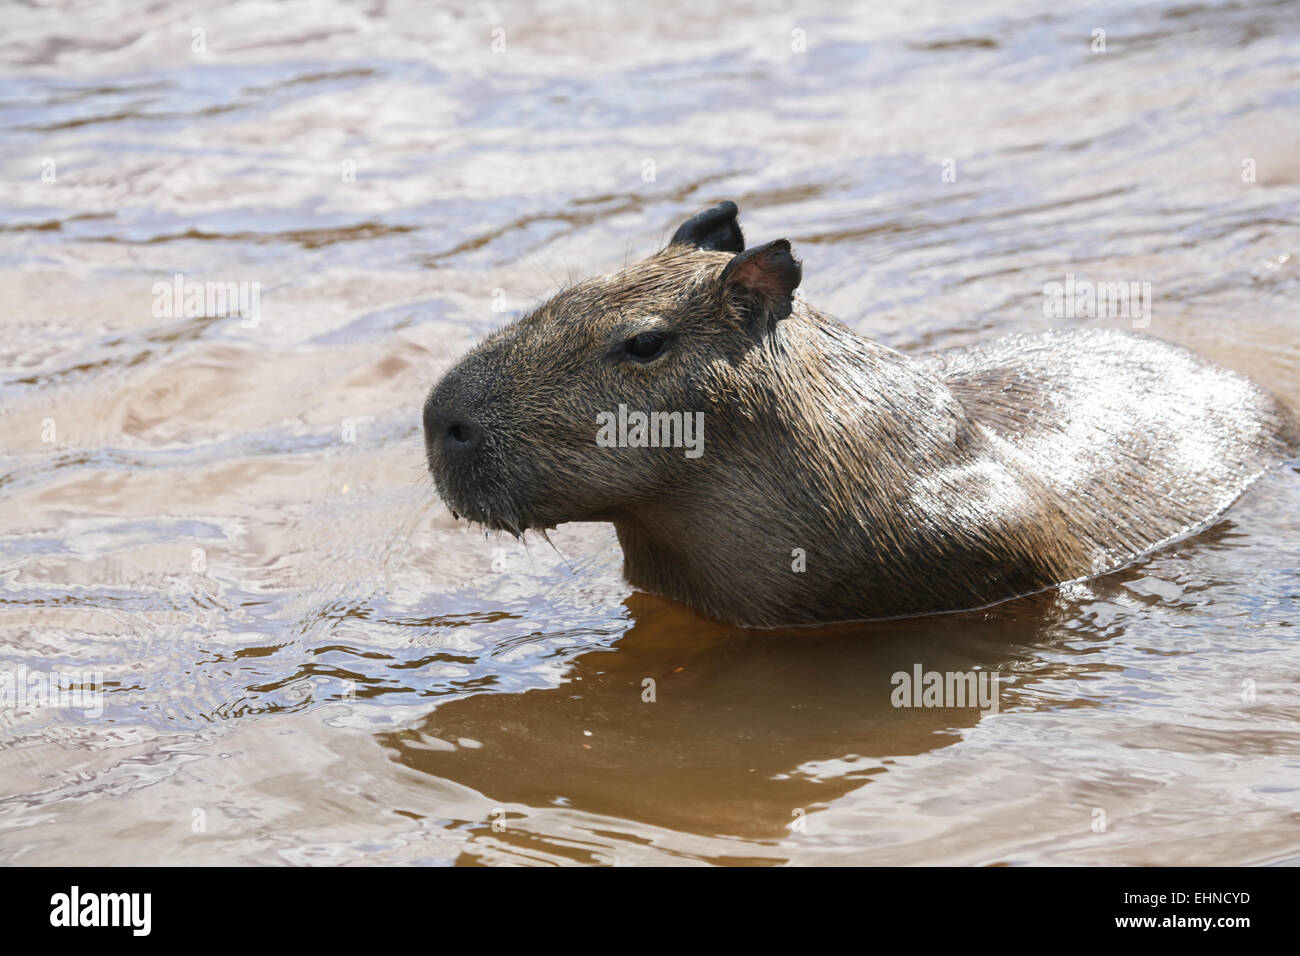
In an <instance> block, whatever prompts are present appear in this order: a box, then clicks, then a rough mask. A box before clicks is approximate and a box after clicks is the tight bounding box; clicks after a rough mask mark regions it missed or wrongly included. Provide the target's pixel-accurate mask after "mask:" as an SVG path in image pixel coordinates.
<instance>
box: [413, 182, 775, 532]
mask: <svg viewBox="0 0 1300 956" xmlns="http://www.w3.org/2000/svg"><path fill="white" fill-rule="evenodd" d="M736 212H737V210H736V205H735V203H731V202H723V203H719V204H718V205H717V206H714V207H712V208H711V209H707V210H705V211H704V212H702V213H700V214H698V215H697V216H695V217H693V218H692V219H690V220H688V221H687V222H685V223H684V224H683V225H682V226H681V227H680V228H679V229H678V230H677V232H676V233H675V234H674V236H673V238H672V241H671V242H670V243H669V244H668V246H667V247H665V248H664V249H663V250H661V251H660V252H658V253H656V254H655V255H652V256H651V257H650V258H648V259H646V260H644V261H642V262H639V263H637V264H635V265H632V266H629V267H627V268H624V269H622V270H621V271H618V272H614V273H611V274H608V275H604V276H599V277H596V278H592V279H588V280H586V281H584V282H580V283H578V284H576V285H574V286H571V287H569V288H566V289H564V290H562V291H561V292H559V293H557V294H556V295H555V296H554V297H552V298H551V299H550V300H548V301H547V302H545V303H543V304H542V305H541V306H539V307H538V308H536V309H535V310H533V311H532V312H530V313H529V314H527V315H525V316H523V317H521V318H520V319H518V320H517V321H515V322H513V323H512V324H510V325H508V326H506V327H505V328H503V329H501V330H500V331H498V332H496V333H495V334H493V335H491V336H490V337H489V338H487V339H486V340H484V341H483V342H482V343H481V344H479V345H478V346H477V347H476V348H474V349H473V350H471V351H470V352H469V353H468V354H467V355H466V356H465V357H464V358H463V359H462V360H461V361H460V362H459V363H458V364H457V365H456V366H455V367H454V368H452V369H451V370H450V371H449V372H448V373H447V374H446V375H445V376H444V377H443V378H442V380H441V381H440V382H439V383H438V384H437V385H436V386H435V387H434V388H433V389H432V391H431V392H430V393H429V397H428V399H427V401H426V402H425V406H424V439H425V451H426V455H427V459H428V465H429V471H430V473H431V474H432V475H433V478H434V481H435V483H436V485H437V488H438V493H439V495H440V496H441V497H442V499H443V500H444V501H445V502H446V503H447V505H448V506H449V507H450V508H451V509H452V511H453V513H455V514H457V515H459V516H464V517H466V518H469V519H470V520H473V521H477V522H480V523H482V524H484V525H486V526H488V527H491V528H497V529H504V530H507V531H510V532H513V533H515V534H519V533H521V532H523V531H525V530H527V529H529V528H540V529H546V528H550V527H553V526H554V525H556V524H560V523H562V522H566V521H602V520H617V518H618V517H619V516H620V515H621V514H624V513H626V512H627V511H629V510H631V509H635V508H636V507H637V505H638V503H641V502H645V501H648V500H652V499H662V498H663V497H665V496H672V495H674V494H684V493H689V491H688V489H689V486H690V483H691V481H692V480H693V478H694V477H695V476H698V475H699V473H700V468H701V464H700V462H699V461H698V453H697V454H696V456H695V457H691V456H689V454H687V453H684V451H683V448H681V447H662V444H663V443H661V442H659V441H653V442H652V443H650V442H648V443H646V445H645V447H635V446H636V445H637V442H635V441H634V442H630V443H628V444H630V445H633V446H634V447H626V446H625V447H620V448H618V449H617V450H616V451H611V450H610V449H609V448H608V447H603V446H602V443H601V441H600V432H601V428H602V422H604V423H606V424H608V423H609V422H610V420H611V419H613V418H617V417H618V416H619V415H620V414H621V413H624V414H626V413H635V412H641V413H644V414H647V415H649V414H651V413H659V414H660V415H661V416H664V415H671V414H676V415H677V416H678V417H677V419H675V420H669V419H668V418H666V417H661V418H660V419H659V420H657V422H656V426H655V427H659V426H662V431H663V435H662V436H660V435H659V434H656V435H655V436H654V437H655V438H658V437H664V438H668V437H669V435H668V432H669V431H671V430H672V429H674V428H679V427H680V426H681V423H682V419H683V416H687V415H692V416H694V415H696V414H698V413H706V414H705V418H706V419H707V420H708V421H709V425H710V426H713V425H714V424H715V423H716V422H718V421H719V420H720V419H719V417H718V416H711V415H708V414H707V413H708V412H710V410H712V409H715V408H717V407H719V406H720V405H722V404H726V403H728V402H729V401H730V400H731V399H733V398H734V397H735V395H736V393H737V390H738V389H739V388H740V383H738V381H737V376H738V374H739V372H738V369H739V368H740V367H741V366H742V365H743V364H744V361H745V357H746V355H747V354H748V353H749V352H750V351H751V350H753V349H754V348H755V347H756V346H758V345H760V344H761V343H762V341H763V339H764V336H765V335H767V334H768V333H769V331H770V330H771V328H772V327H773V326H774V325H775V323H776V322H778V321H779V320H781V319H783V318H785V317H787V316H788V315H789V314H790V310H791V303H792V294H793V292H794V290H795V288H796V287H797V286H798V284H799V279H800V267H799V264H798V262H797V261H796V260H795V259H794V257H793V255H792V253H791V250H790V244H789V243H788V242H786V241H785V240H784V239H780V240H777V241H775V242H770V243H768V244H766V245H763V246H760V247H758V248H755V249H751V250H749V251H747V252H746V251H744V240H743V237H742V235H741V232H740V227H739V225H738V224H737V222H736ZM743 418H744V416H736V415H732V416H729V417H728V420H727V421H726V422H725V424H724V425H723V426H722V427H725V428H728V429H735V428H740V427H744V425H745V422H744V420H743ZM756 418H757V416H756V415H754V414H751V415H750V416H749V424H750V426H751V427H756V428H757V427H761V424H760V423H759V422H757V421H756V420H755V419H756ZM690 425H691V422H686V427H687V428H689V427H690ZM699 437H701V438H702V435H701V436H699ZM655 446H659V447H655Z"/></svg>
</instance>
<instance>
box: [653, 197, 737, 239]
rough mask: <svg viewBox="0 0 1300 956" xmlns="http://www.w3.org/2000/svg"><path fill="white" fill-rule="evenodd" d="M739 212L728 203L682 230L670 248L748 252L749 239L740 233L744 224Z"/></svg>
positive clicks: (700, 215) (697, 217)
mask: <svg viewBox="0 0 1300 956" xmlns="http://www.w3.org/2000/svg"><path fill="white" fill-rule="evenodd" d="M739 212H740V210H739V209H738V208H737V206H736V204H735V203H734V202H732V201H731V200H730V199H724V200H723V201H722V202H720V203H718V204H717V205H715V206H710V207H709V208H708V209H705V210H704V211H703V212H697V213H696V214H695V215H694V216H692V217H691V218H690V219H687V220H686V221H685V222H684V223H682V224H681V225H680V226H678V227H677V231H676V232H675V233H673V238H672V241H671V242H670V243H669V245H674V246H675V245H684V246H694V247H695V248H697V249H717V250H720V251H722V252H741V251H742V250H744V248H745V237H744V235H743V234H742V233H741V231H740V223H738V222H736V216H737V215H738V214H739Z"/></svg>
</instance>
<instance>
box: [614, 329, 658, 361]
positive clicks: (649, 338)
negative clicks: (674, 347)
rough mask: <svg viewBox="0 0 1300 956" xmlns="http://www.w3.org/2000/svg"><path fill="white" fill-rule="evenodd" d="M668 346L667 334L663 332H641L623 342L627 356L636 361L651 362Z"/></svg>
mask: <svg viewBox="0 0 1300 956" xmlns="http://www.w3.org/2000/svg"><path fill="white" fill-rule="evenodd" d="M667 347H668V336H667V335H665V334H664V333H663V332H642V333H641V334H640V335H634V336H632V338H630V339H628V340H627V341H626V342H624V343H623V348H624V349H625V350H626V351H627V354H628V356H629V357H631V358H634V359H636V360H637V361H638V362H653V361H654V360H655V359H657V358H658V357H659V356H660V355H662V354H663V351H664V349H666V348H667Z"/></svg>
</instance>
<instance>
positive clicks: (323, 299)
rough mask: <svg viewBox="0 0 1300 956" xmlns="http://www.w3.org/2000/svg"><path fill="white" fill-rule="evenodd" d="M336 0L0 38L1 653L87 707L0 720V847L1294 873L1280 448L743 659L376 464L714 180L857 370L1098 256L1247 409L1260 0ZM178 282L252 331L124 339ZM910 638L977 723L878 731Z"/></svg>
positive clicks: (203, 322) (1260, 235)
mask: <svg viewBox="0 0 1300 956" xmlns="http://www.w3.org/2000/svg"><path fill="white" fill-rule="evenodd" d="M381 6H382V8H381V7H374V8H361V7H356V6H354V5H350V4H344V3H335V2H331V0H326V2H321V3H314V4H312V9H311V15H310V16H309V17H306V18H299V17H289V18H287V19H285V20H284V21H283V22H281V23H275V24H272V23H269V22H268V21H266V19H265V11H264V9H263V7H262V5H259V4H254V3H250V2H244V0H236V2H233V3H229V4H226V5H223V6H222V7H221V8H220V9H217V10H211V9H208V8H207V7H205V6H203V5H200V4H198V3H197V0H195V2H190V0H181V2H177V3H175V4H171V5H165V6H162V7H150V8H149V9H148V10H147V11H146V10H143V9H141V10H139V11H134V10H130V9H121V8H118V7H115V6H111V5H110V6H106V7H104V8H103V10H100V9H97V8H86V9H79V10H78V11H77V14H76V17H77V26H76V29H75V30H73V29H69V26H68V22H69V21H68V16H69V14H67V13H66V12H65V11H61V10H59V9H57V8H55V9H50V8H47V7H40V8H31V7H14V8H13V9H9V10H6V12H5V18H6V19H5V31H4V33H3V36H0V171H2V175H0V301H3V302H4V303H5V304H6V308H4V309H3V311H2V314H0V333H2V334H0V425H3V433H4V435H5V442H4V445H3V447H2V448H0V672H10V673H13V672H15V669H17V668H27V669H28V672H39V673H40V674H42V675H45V676H51V675H55V674H58V673H62V672H72V671H75V672H78V673H80V672H84V671H90V672H92V673H98V674H99V675H101V683H102V690H103V693H102V701H101V703H102V712H85V711H83V710H78V709H77V708H75V707H67V706H49V705H47V704H39V703H37V704H33V702H32V701H30V700H28V701H26V702H25V703H23V704H21V705H20V704H12V705H9V704H7V705H6V706H3V707H0V861H3V862H5V863H13V862H22V863H39V864H55V863H87V862H122V863H156V862H158V861H167V862H177V863H270V862H278V863H284V862H287V863H301V864H316V863H346V862H365V863H387V862H397V863H421V864H425V863H447V862H463V863H498V862H554V863H565V862H575V861H578V862H595V863H636V862H646V863H664V862H682V861H687V862H707V863H727V862H762V863H780V862H787V861H788V862H794V863H800V864H807V863H825V862H832V863H844V862H864V861H866V862H879V863H1045V862H1051V863H1110V864H1114V863H1215V864H1225V863H1234V862H1295V861H1296V860H1298V859H1300V837H1297V830H1296V828H1295V825H1294V824H1295V810H1296V806H1297V798H1298V795H1300V732H1298V731H1297V727H1298V726H1300V724H1298V723H1297V721H1298V720H1300V679H1298V678H1300V664H1297V655H1296V649H1297V644H1296V641H1297V624H1298V622H1300V595H1297V592H1296V587H1295V582H1296V580H1297V576H1298V575H1300V545H1298V544H1297V542H1298V541H1300V524H1298V523H1297V522H1298V521H1300V519H1298V518H1297V515H1300V483H1298V482H1297V472H1296V469H1295V467H1294V463H1293V464H1292V467H1290V468H1281V469H1278V470H1277V471H1275V472H1273V473H1270V474H1269V475H1267V476H1266V477H1265V478H1263V479H1261V480H1260V481H1259V482H1258V483H1257V485H1256V486H1255V487H1253V488H1252V489H1251V490H1250V491H1249V492H1248V494H1247V495H1246V497H1245V498H1244V499H1243V500H1242V502H1241V503H1240V505H1239V506H1238V507H1237V508H1235V509H1234V510H1233V511H1232V512H1231V514H1230V515H1229V516H1228V518H1227V519H1226V520H1224V521H1221V522H1220V523H1218V524H1217V525H1215V526H1214V527H1213V528H1211V529H1210V530H1209V531H1207V532H1205V533H1204V534H1201V535H1199V536H1197V537H1196V538H1195V539H1192V540H1188V541H1183V542H1179V543H1178V544H1176V545H1174V546H1173V547H1171V548H1168V549H1166V550H1164V551H1162V552H1161V553H1159V554H1157V555H1154V556H1151V557H1149V558H1147V559H1145V560H1143V561H1140V562H1138V563H1137V564H1135V565H1134V566H1133V567H1131V568H1129V569H1127V570H1126V571H1123V572H1121V573H1118V574H1114V575H1110V576H1108V577H1107V578H1105V579H1103V580H1100V581H1094V582H1088V583H1087V584H1082V585H1075V586H1070V587H1067V588H1063V589H1061V590H1059V591H1056V592H1052V593H1047V594H1042V595H1035V596H1031V597H1028V598H1024V599H1021V600H1019V601H1015V602H1011V603H1009V604H1006V605H1002V606H999V607H996V608H992V609H988V610H984V611H977V612H970V613H965V614H958V615H950V616H945V617H934V618H924V619H915V620H906V621H894V622H884V623H874V624H861V625H846V626H844V627H841V628H835V629H822V630H817V631H806V632H798V633H776V632H748V633H743V632H739V631H736V630H733V629H730V628H726V627H722V626H720V625H716V624H713V623H711V622H709V621H706V620H704V619H702V618H699V617H696V616H694V615H692V614H690V613H689V612H687V611H685V610H684V609H682V608H679V607H676V606H675V605H672V604H669V603H667V602H664V601H661V600H659V599H657V598H653V597H650V596H647V595H639V594H631V593H630V592H629V589H628V588H627V586H626V585H625V584H624V583H623V582H622V580H621V577H620V574H619V562H620V554H619V552H618V548H617V544H616V542H615V541H614V539H613V535H612V533H611V531H610V529H609V528H607V527H601V526H567V527H565V528H562V529H560V530H559V532H557V533H556V534H554V535H553V536H552V538H553V540H554V543H555V548H556V549H557V550H552V549H551V548H550V547H548V546H547V545H546V543H545V542H540V541H534V540H532V539H531V538H530V539H529V540H528V542H527V543H525V544H523V545H520V544H517V543H515V542H514V541H512V540H511V539H509V538H502V537H484V536H483V535H482V534H481V533H478V532H474V531H470V530H468V529H466V528H464V527H463V526H462V525H457V524H456V523H455V522H453V521H452V520H451V518H450V516H449V515H448V514H447V512H446V510H445V509H444V508H443V507H442V506H441V505H440V504H438V503H436V502H435V501H434V500H433V496H432V490H431V488H430V483H429V481H428V478H427V475H425V474H424V470H423V461H422V454H421V441H420V434H419V417H420V416H419V410H420V405H421V402H422V400H423V397H424V394H425V391H426V390H427V388H428V387H429V385H430V384H431V383H432V382H433V381H434V380H435V379H436V378H437V377H438V375H439V374H440V372H441V371H442V370H443V369H444V368H445V367H446V365H447V363H448V362H450V361H452V360H453V359H454V358H455V357H456V356H457V355H458V354H460V353H461V352H462V351H463V350H464V349H465V348H467V347H468V346H469V345H470V343H471V342H472V341H473V340H474V339H475V338H476V337H477V336H479V335H481V334H483V333H484V332H486V331H488V330H490V329H491V328H493V327H494V326H496V325H498V324H500V323H501V322H502V321H506V320H508V319H510V318H512V317H513V316H515V315H518V314H520V313H521V312H523V311H524V310H525V309H527V308H528V307H529V305H530V304H531V303H533V302H535V301H536V300H537V299H538V298H539V297H542V296H545V295H548V294H549V293H550V292H552V291H553V290H554V289H555V288H556V286H558V285H560V284H562V283H563V282H564V281H566V280H567V279H568V278H570V277H574V278H576V277H578V276H582V275H587V274H592V273H599V272H603V271H606V270H608V269H611V268H614V267H617V266H618V265H619V264H620V263H621V262H622V261H623V260H624V259H625V258H631V257H635V256H640V255H643V254H645V253H647V252H649V251H651V250H653V249H655V248H656V247H657V246H658V245H659V244H660V243H662V242H663V241H665V240H666V239H667V236H668V234H669V232H668V230H670V229H671V228H672V227H674V226H675V225H676V224H677V223H678V222H680V221H681V219H682V218H683V216H684V215H686V214H689V213H690V212H693V211H695V210H697V209H699V208H703V207H705V206H707V205H709V204H710V203H712V202H714V201H716V200H719V199H723V198H730V199H735V200H736V201H738V202H739V204H740V206H741V208H742V216H743V220H744V223H745V229H746V233H747V235H748V236H749V238H750V239H751V241H754V242H757V241H760V240H763V241H765V240H768V239H774V238H777V237H780V236H785V237H787V238H789V239H790V240H791V241H792V243H793V244H794V246H795V248H796V250H798V252H799V254H800V255H801V256H802V257H803V260H804V277H805V278H804V285H803V291H804V294H805V295H807V297H808V298H809V300H810V301H813V302H815V303H816V304H817V305H818V306H819V307H821V308H823V309H824V310H826V311H827V312H829V313H831V314H834V315H836V316H838V317H840V318H842V319H843V320H844V321H845V322H847V323H849V324H850V325H852V326H854V327H855V328H856V329H857V330H858V331H860V332H863V333H864V334H867V335H870V336H871V337H873V338H876V339H878V340H880V341H882V342H884V343H885V344H887V345H890V346H894V347H897V348H902V349H922V348H942V347H947V346H953V345H961V344H965V343H968V342H970V341H973V340H975V339H978V338H984V337H989V336H993V335H998V334H1002V333H1008V332H1018V331H1026V330H1038V329H1043V328H1047V327H1049V326H1050V325H1051V324H1053V323H1056V324H1060V323H1061V322H1062V321H1063V320H1060V319H1047V318H1045V317H1044V314H1043V308H1042V306H1043V293H1044V286H1045V284H1046V283H1049V282H1053V281H1059V280H1060V279H1061V277H1062V276H1064V275H1066V274H1067V273H1074V274H1076V275H1077V277H1078V278H1079V279H1080V280H1086V281H1091V282H1110V281H1116V282H1118V281H1125V282H1144V283H1147V282H1149V283H1150V287H1151V289H1152V294H1153V299H1154V303H1153V306H1154V307H1153V313H1152V321H1151V326H1150V328H1149V330H1148V331H1150V332H1151V333H1153V334H1155V335H1158V336H1160V337H1163V338H1166V339H1170V340H1172V341H1176V342H1179V343H1182V344H1185V345H1188V346H1191V347H1193V348H1196V349H1198V350H1200V351H1202V352H1204V353H1206V354H1207V355H1209V356H1211V357H1213V358H1215V359H1216V360H1218V361H1220V362H1222V363H1224V364H1226V365H1228V366H1230V367H1233V368H1236V369H1238V370H1240V371H1243V372H1245V373H1247V374H1249V375H1251V376H1253V377H1255V378H1256V379H1257V380H1259V381H1260V382H1261V383H1263V384H1265V385H1267V386H1269V387H1271V388H1273V389H1274V390H1276V391H1278V392H1279V393H1280V394H1282V395H1283V396H1284V397H1285V398H1287V400H1288V401H1290V402H1291V403H1292V404H1293V405H1300V385H1298V384H1297V383H1300V335H1297V329H1298V328H1300V305H1298V303H1300V294H1297V293H1300V271H1298V270H1300V230H1298V229H1297V227H1296V225H1295V224H1296V222H1297V221H1298V220H1300V160H1298V159H1297V154H1296V150H1295V148H1294V147H1295V143H1294V135H1293V134H1294V115H1295V110H1296V106H1297V93H1296V88H1295V82H1294V80H1295V77H1294V64H1295V62H1296V58H1297V55H1298V53H1300V32H1298V31H1300V17H1297V15H1296V14H1297V6H1296V4H1295V3H1294V2H1279V3H1268V2H1261V3H1252V4H1236V3H1209V4H1198V5H1191V6H1188V5H1185V4H1183V5H1180V4H1174V3H1163V4H1162V3H1151V4H1120V5H1119V6H1117V7H1114V8H1113V9H1112V10H1111V11H1110V12H1109V13H1108V14H1107V18H1106V19H1107V21H1108V22H1107V23H1105V24H1096V23H1092V22H1086V23H1084V22H1080V20H1079V18H1078V16H1077V14H1076V13H1075V12H1074V11H1071V10H1069V9H1066V8H1064V7H1061V6H1060V5H1059V4H1057V5H1053V4H1050V3H1030V4H1029V5H1028V6H1026V5H1025V4H1022V3H1016V4H1010V3H1004V2H1002V0H987V2H979V3H969V2H960V3H959V2H952V3H938V4H933V5H928V6H926V7H924V8H918V7H916V6H915V5H908V4H902V5H899V6H898V7H897V8H890V7H889V6H887V5H881V4H859V5H856V6H855V7H854V8H852V9H845V8H844V7H843V5H840V4H819V3H812V4H802V5H800V7H799V9H798V10H797V11H794V12H792V11H791V10H790V9H789V8H788V7H787V6H785V5H764V4H758V5H754V4H746V5H744V7H743V10H741V9H740V8H737V9H736V10H725V9H720V8H718V7H717V6H716V5H714V4H707V5H701V4H693V3H688V2H678V0H662V2H659V3H656V4H655V5H653V6H645V7H640V6H638V5H630V6H629V5H624V6H622V7H619V8H614V7H610V8H609V9H608V10H606V11H603V12H600V13H599V14H596V13H593V12H592V9H591V7H590V5H589V4H580V3H577V2H567V0H551V2H548V3H545V4H541V5H540V6H538V7H536V8H531V7H530V8H529V9H527V10H525V9H522V8H521V9H513V8H511V9H504V10H502V11H495V10H488V9H487V8H484V10H483V11H480V12H472V13H466V14H452V13H450V12H446V11H437V10H430V9H427V8H420V9H418V10H416V9H414V8H412V9H411V10H409V11H408V10H406V9H405V8H404V7H402V6H401V5H400V4H389V5H381ZM199 22H201V23H203V24H204V25H205V29H206V45H205V47H204V49H203V50H202V51H197V50H195V49H193V45H192V33H191V31H192V29H193V27H194V24H195V23H199ZM1099 26H1104V28H1105V29H1106V35H1107V36H1106V49H1105V51H1104V52H1100V51H1098V50H1096V49H1095V48H1094V43H1095V38H1094V37H1093V33H1092V31H1093V30H1094V29H1095V28H1097V27H1099ZM497 27H502V28H504V29H505V30H506V36H507V46H506V51H505V52H504V53H500V54H498V53H493V52H492V48H491V38H492V31H493V30H494V29H495V28H497ZM794 31H802V33H801V36H802V40H803V41H804V43H803V49H802V50H799V49H796V46H797V44H794V43H793V42H792V41H793V39H794V38H795V33H794ZM945 171H951V172H952V173H953V175H952V176H948V177H946V178H945V175H944V173H945ZM177 274H180V275H181V276H182V277H183V279H184V280H186V281H189V280H194V281H197V282H201V283H207V282H218V283H235V284H239V283H253V282H256V283H259V289H260V299H259V302H260V306H259V321H258V322H256V323H251V324H250V323H245V322H243V321H241V317H240V316H238V315H236V314H231V313H230V312H229V311H228V310H227V311H220V310H216V309H214V310H212V311H211V312H209V311H208V310H207V308H206V305H205V307H204V308H203V309H199V310H197V311H195V312H193V314H191V313H190V312H188V311H185V310H182V311H183V312H184V314H180V315H158V314H155V310H154V308H153V304H154V300H155V295H154V293H153V291H152V290H153V288H154V285H155V284H156V283H158V282H164V283H172V282H173V281H174V278H175V276H176V275H177ZM1066 321H1077V324H1081V325H1086V324H1092V325H1116V324H1120V325H1122V324H1123V322H1122V321H1120V322H1117V321H1116V320H1113V319H1108V318H1104V317H1103V318H1098V319H1093V320H1066ZM935 573H936V574H942V573H943V569H936V572H935ZM918 664H919V665H921V666H922V667H923V668H925V669H926V670H935V671H971V670H974V669H976V668H978V669H979V670H980V671H981V672H984V673H987V672H989V671H997V672H999V674H1000V675H1001V683H1000V689H1001V695H1000V698H999V709H998V712H997V713H996V714H981V713H980V712H979V711H977V710H974V709H970V708H965V709H951V708H950V709H927V708H916V709H903V708H895V707H893V706H891V703H890V698H891V692H892V691H893V689H894V688H893V686H892V684H891V677H892V675H893V674H894V673H895V672H898V671H903V672H911V671H912V669H913V667H914V666H916V665H918ZM647 678H649V679H652V680H653V681H654V682H655V683H654V691H655V700H654V702H653V703H650V702H646V701H644V700H643V694H644V693H645V690H646V688H645V685H644V681H645V680H646V679H647ZM198 810H201V811H203V819H204V820H205V821H206V824H205V826H206V829H201V830H200V829H195V826H194V820H195V819H196V817H195V813H196V811H198ZM497 810H500V811H501V815H500V816H499V817H498V816H497V815H496V811H497ZM798 811H802V815H801V814H800V813H799V812H798ZM498 819H503V820H504V821H505V822H506V828H505V829H504V830H501V829H500V828H499V827H494V826H493V822H494V821H495V820H498ZM1100 819H1104V820H1105V826H1104V827H1098V826H1097V821H1098V820H1100ZM796 824H798V825H797V826H796Z"/></svg>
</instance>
